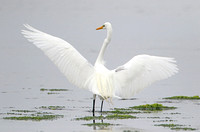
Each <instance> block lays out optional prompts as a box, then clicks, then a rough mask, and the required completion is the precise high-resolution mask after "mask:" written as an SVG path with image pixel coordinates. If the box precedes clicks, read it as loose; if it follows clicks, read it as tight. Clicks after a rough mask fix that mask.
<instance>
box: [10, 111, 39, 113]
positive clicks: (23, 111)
mask: <svg viewBox="0 0 200 132" xmlns="http://www.w3.org/2000/svg"><path fill="white" fill-rule="evenodd" d="M12 111H13V112H22V113H30V112H36V111H35V110H12Z"/></svg>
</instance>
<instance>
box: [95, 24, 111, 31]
mask: <svg viewBox="0 0 200 132" xmlns="http://www.w3.org/2000/svg"><path fill="white" fill-rule="evenodd" d="M109 28H112V26H111V24H110V23H109V22H105V23H104V24H103V25H102V26H101V27H98V28H97V29H96V30H100V29H109Z"/></svg>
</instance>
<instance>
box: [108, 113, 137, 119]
mask: <svg viewBox="0 0 200 132" xmlns="http://www.w3.org/2000/svg"><path fill="white" fill-rule="evenodd" d="M135 118H136V116H132V115H124V114H123V115H121V114H113V115H107V116H106V117H105V119H135Z"/></svg>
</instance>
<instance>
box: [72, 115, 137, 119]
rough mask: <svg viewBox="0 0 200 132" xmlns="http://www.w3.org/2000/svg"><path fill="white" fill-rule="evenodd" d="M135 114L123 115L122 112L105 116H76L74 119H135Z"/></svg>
mask: <svg viewBox="0 0 200 132" xmlns="http://www.w3.org/2000/svg"><path fill="white" fill-rule="evenodd" d="M135 118H136V117H135V116H132V115H124V114H113V115H107V116H102V115H101V116H85V117H81V118H76V120H85V121H89V120H104V119H109V120H110V119H135Z"/></svg>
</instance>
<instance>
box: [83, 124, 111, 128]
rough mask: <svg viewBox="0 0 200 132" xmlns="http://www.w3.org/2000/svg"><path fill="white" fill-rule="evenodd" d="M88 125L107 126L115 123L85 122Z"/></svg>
mask: <svg viewBox="0 0 200 132" xmlns="http://www.w3.org/2000/svg"><path fill="white" fill-rule="evenodd" d="M83 125H86V126H98V127H107V126H113V125H114V124H111V123H88V124H83Z"/></svg>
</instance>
